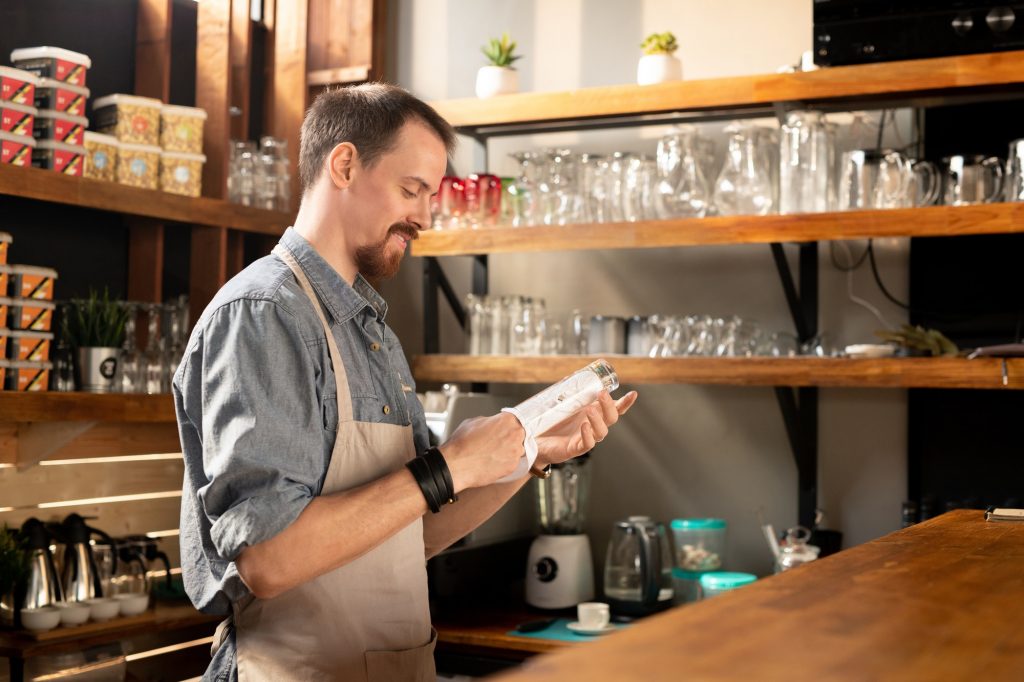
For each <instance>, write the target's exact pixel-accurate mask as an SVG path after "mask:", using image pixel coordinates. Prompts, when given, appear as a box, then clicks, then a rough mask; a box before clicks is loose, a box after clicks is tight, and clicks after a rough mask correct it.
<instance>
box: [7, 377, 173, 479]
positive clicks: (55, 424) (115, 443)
mask: <svg viewBox="0 0 1024 682" xmlns="http://www.w3.org/2000/svg"><path fill="white" fill-rule="evenodd" d="M180 450H181V445H180V441H179V440H178V425H177V422H176V420H175V416H174V401H173V400H172V398H171V396H170V395H135V394H117V393H108V394H97V393H61V392H54V391H50V392H41V393H17V392H13V391H4V392H0V464H8V465H16V466H18V467H19V468H26V467H29V466H32V465H33V464H36V463H38V462H40V461H42V460H44V459H67V458H93V457H117V456H129V455H143V454H154V453H165V452H179V451H180Z"/></svg>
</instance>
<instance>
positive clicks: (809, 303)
mask: <svg viewBox="0 0 1024 682" xmlns="http://www.w3.org/2000/svg"><path fill="white" fill-rule="evenodd" d="M799 249H800V253H799V257H798V258H799V273H800V280H799V288H798V283H797V282H796V281H795V280H794V278H793V273H792V271H791V269H790V267H789V261H788V260H787V258H786V252H785V250H784V249H783V247H782V244H779V243H773V244H772V245H771V250H772V257H773V258H774V260H775V266H776V268H777V269H778V271H779V279H780V280H781V282H782V290H783V292H784V293H785V295H786V303H787V304H788V306H789V312H790V315H791V316H792V317H793V325H794V326H795V327H796V333H797V338H798V339H799V341H800V343H801V344H803V343H807V342H808V341H810V340H811V339H813V338H814V337H815V336H816V335H817V334H818V243H817V242H809V243H806V244H800V246H799ZM775 398H776V400H778V403H779V409H780V410H781V411H782V419H783V422H784V423H785V426H786V436H787V437H788V438H789V446H790V449H791V450H792V451H793V459H794V461H795V462H796V470H797V490H798V498H797V518H798V521H799V523H800V525H802V526H806V527H807V528H812V527H813V526H814V517H815V513H816V511H817V506H818V389H817V388H816V387H800V388H793V387H790V386H776V387H775Z"/></svg>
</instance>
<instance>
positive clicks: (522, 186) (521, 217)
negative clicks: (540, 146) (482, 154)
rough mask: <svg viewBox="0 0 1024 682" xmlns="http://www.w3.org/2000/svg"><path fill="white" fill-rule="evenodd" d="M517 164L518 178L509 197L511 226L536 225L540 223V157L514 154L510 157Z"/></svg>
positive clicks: (522, 153) (529, 154) (532, 154)
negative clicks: (538, 179)
mask: <svg viewBox="0 0 1024 682" xmlns="http://www.w3.org/2000/svg"><path fill="white" fill-rule="evenodd" d="M511 156H512V158H514V159H515V160H516V161H518V162H519V176H518V177H517V178H516V181H515V183H514V184H513V185H512V187H511V189H510V192H509V195H508V196H512V197H514V199H513V204H512V205H513V208H512V225H513V226H514V227H523V226H525V225H538V224H540V223H541V220H540V218H541V212H540V206H539V203H540V202H539V197H538V193H539V192H538V187H537V174H538V172H539V171H538V167H537V166H538V162H539V161H540V156H539V155H538V154H537V153H535V152H516V153H514V154H512V155H511Z"/></svg>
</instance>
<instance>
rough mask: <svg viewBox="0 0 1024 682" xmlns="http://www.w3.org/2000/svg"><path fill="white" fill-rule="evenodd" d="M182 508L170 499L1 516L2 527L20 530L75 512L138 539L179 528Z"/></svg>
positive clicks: (99, 525) (112, 532)
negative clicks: (36, 521)
mask: <svg viewBox="0 0 1024 682" xmlns="http://www.w3.org/2000/svg"><path fill="white" fill-rule="evenodd" d="M180 508H181V498H180V497H167V498H159V499H149V500H132V501H130V502H110V503H106V504H87V505H83V506H78V507H54V508H50V509H15V510H14V511H8V512H0V525H2V524H4V523H6V524H7V525H8V526H20V525H21V524H22V523H24V522H25V519H28V518H31V517H33V516H34V517H36V518H38V519H41V520H43V521H60V520H61V519H63V518H64V517H65V516H67V515H68V514H70V513H71V512H73V511H74V512H77V513H79V514H81V515H82V516H90V517H94V518H93V519H92V520H91V521H89V525H91V526H96V527H97V528H100V529H102V530H105V531H106V532H107V533H109V534H110V535H114V536H117V535H135V534H138V533H148V532H150V531H153V530H168V529H170V528H177V527H178V523H179V511H180Z"/></svg>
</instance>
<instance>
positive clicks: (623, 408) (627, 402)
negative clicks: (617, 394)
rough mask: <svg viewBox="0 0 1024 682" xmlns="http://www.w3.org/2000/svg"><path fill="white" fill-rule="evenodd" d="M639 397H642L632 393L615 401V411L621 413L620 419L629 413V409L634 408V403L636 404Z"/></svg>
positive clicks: (634, 392)
mask: <svg viewBox="0 0 1024 682" xmlns="http://www.w3.org/2000/svg"><path fill="white" fill-rule="evenodd" d="M638 397H640V394H639V393H637V392H636V391H630V392H629V393H627V394H626V395H624V396H622V397H621V398H619V399H618V400H616V401H615V410H616V411H617V412H618V413H619V416H620V417H621V416H622V415H624V414H626V413H627V412H629V408H631V407H633V403H635V402H636V399H637V398H638Z"/></svg>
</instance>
